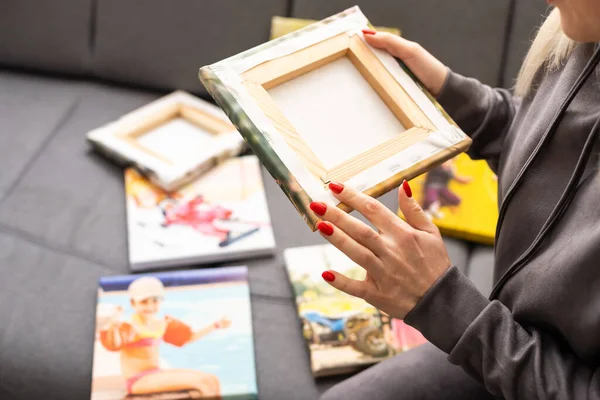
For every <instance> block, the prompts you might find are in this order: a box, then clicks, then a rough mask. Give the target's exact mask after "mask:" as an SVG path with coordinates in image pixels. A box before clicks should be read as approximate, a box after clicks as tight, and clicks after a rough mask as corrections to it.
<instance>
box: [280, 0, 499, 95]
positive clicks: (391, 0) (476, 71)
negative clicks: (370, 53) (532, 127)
mask: <svg viewBox="0 0 600 400" xmlns="http://www.w3.org/2000/svg"><path fill="white" fill-rule="evenodd" d="M355 4H356V5H358V6H359V7H360V8H361V10H362V11H363V13H364V14H365V15H366V16H367V18H369V21H370V22H371V23H372V24H374V25H384V26H395V27H398V28H400V30H401V31H402V36H404V37H406V38H407V39H410V40H414V41H417V42H419V43H420V44H421V45H422V46H423V47H425V48H426V49H427V50H429V51H430V52H431V53H433V54H434V55H435V56H436V57H438V58H439V59H440V60H441V61H442V62H444V63H445V64H447V65H448V66H449V67H450V68H452V69H453V70H455V71H456V72H459V73H461V74H463V75H467V76H472V77H474V78H478V79H479V80H481V81H483V82H485V83H488V84H491V85H497V84H498V78H499V76H500V64H501V63H500V61H501V57H502V48H503V43H504V37H505V31H506V24H507V18H508V11H509V4H510V0H500V1H493V2H490V1H469V0H460V1H447V0H328V1H322V0H295V1H294V6H293V8H292V16H294V17H298V18H313V19H321V18H324V17H327V16H329V15H332V14H335V13H337V12H339V11H342V10H344V9H346V8H348V7H351V6H353V5H355Z"/></svg>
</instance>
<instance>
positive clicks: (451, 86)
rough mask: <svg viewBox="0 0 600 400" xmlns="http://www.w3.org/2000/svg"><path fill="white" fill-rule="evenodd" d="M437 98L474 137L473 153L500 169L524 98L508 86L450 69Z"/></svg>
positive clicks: (470, 150)
mask: <svg viewBox="0 0 600 400" xmlns="http://www.w3.org/2000/svg"><path fill="white" fill-rule="evenodd" d="M437 100H438V102H439V103H440V104H441V105H442V107H444V109H445V110H446V112H448V114H449V115H450V116H451V117H452V119H454V121H456V123H457V124H458V126H460V128H461V129H462V130H463V131H464V132H465V133H466V134H467V135H468V136H469V137H470V138H471V139H473V144H472V145H471V148H470V149H469V151H468V154H469V156H471V158H473V159H475V160H480V159H484V160H487V161H488V163H489V164H490V166H491V167H492V169H493V170H494V172H496V170H497V166H498V160H499V158H500V153H501V151H502V148H503V143H504V138H505V137H506V135H507V132H508V130H509V128H510V126H511V124H512V121H513V119H514V116H515V114H516V111H517V109H518V108H519V106H520V99H519V98H517V97H514V96H513V95H512V94H511V93H510V92H509V91H508V90H506V89H494V88H491V87H490V86H488V85H484V84H483V83H481V82H479V81H477V80H476V79H473V78H465V77H464V76H461V75H459V74H457V73H455V72H452V71H451V70H450V69H449V70H448V76H447V78H446V82H444V86H443V87H442V90H441V92H440V94H439V96H438V99H437Z"/></svg>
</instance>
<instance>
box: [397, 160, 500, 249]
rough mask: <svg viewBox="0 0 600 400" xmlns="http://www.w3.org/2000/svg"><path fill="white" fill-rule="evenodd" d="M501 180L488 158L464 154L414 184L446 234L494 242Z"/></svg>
mask: <svg viewBox="0 0 600 400" xmlns="http://www.w3.org/2000/svg"><path fill="white" fill-rule="evenodd" d="M497 180H498V178H497V176H496V175H495V174H494V172H493V171H492V170H491V169H490V167H489V166H488V165H487V163H486V162H485V161H482V160H471V158H470V157H469V156H468V155H467V154H461V155H459V156H457V157H455V158H452V159H450V160H448V161H446V162H444V163H443V164H441V165H440V166H438V167H436V168H434V169H432V170H430V171H429V172H427V173H426V174H423V175H422V176H419V177H417V178H415V179H414V180H412V181H411V183H410V184H411V187H412V188H413V195H414V197H415V199H416V200H417V201H418V202H419V204H421V207H422V208H423V210H424V211H425V213H426V214H427V215H428V216H429V218H431V220H432V221H433V222H434V223H435V224H436V225H437V226H438V228H439V229H440V231H441V232H442V233H443V234H445V235H448V236H454V237H458V238H461V239H466V240H471V241H474V242H478V243H482V244H488V245H492V244H494V236H495V233H496V221H497V220H498V182H497ZM399 214H400V215H401V216H402V213H401V212H400V211H399Z"/></svg>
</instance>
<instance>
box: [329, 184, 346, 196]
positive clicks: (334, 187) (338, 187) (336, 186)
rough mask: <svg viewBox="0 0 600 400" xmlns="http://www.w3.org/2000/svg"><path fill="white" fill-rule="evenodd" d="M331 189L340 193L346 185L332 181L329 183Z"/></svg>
mask: <svg viewBox="0 0 600 400" xmlns="http://www.w3.org/2000/svg"><path fill="white" fill-rule="evenodd" d="M329 189H331V191H332V192H333V193H337V194H340V193H342V190H344V185H342V184H341V183H333V182H331V183H330V184H329Z"/></svg>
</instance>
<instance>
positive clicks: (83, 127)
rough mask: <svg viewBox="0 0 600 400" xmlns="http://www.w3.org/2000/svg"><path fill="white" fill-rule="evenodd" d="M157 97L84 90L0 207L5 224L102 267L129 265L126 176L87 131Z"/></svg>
mask: <svg viewBox="0 0 600 400" xmlns="http://www.w3.org/2000/svg"><path fill="white" fill-rule="evenodd" d="M156 97H158V96H157V94H153V93H148V92H140V91H132V90H126V89H119V88H115V87H111V86H106V85H97V84H86V87H84V88H83V90H82V93H81V97H80V98H79V101H78V102H77V104H76V105H75V106H74V108H73V110H72V112H71V115H70V116H69V118H68V119H67V120H65V121H64V122H63V123H62V124H61V126H60V127H59V128H57V131H56V133H55V134H54V135H53V137H52V140H51V141H50V142H49V143H48V144H47V146H46V147H45V149H44V151H43V152H41V154H40V155H39V157H37V159H36V160H35V161H33V162H32V163H31V165H30V167H29V168H28V169H27V171H26V172H25V173H24V174H23V176H22V177H21V179H20V181H19V182H18V184H17V185H16V186H15V187H14V190H12V191H11V193H10V194H9V195H8V196H7V197H6V198H5V199H4V201H3V202H2V203H1V204H0V225H3V226H5V227H8V228H10V229H12V230H16V231H19V232H22V233H24V234H27V235H30V236H32V237H35V238H36V240H40V241H42V242H44V243H47V244H49V245H51V246H53V247H55V248H58V249H62V250H64V251H68V252H70V253H73V254H77V255H79V256H81V257H83V258H86V259H88V260H91V261H95V262H97V263H99V264H102V265H108V266H117V267H122V266H123V265H126V260H127V241H126V235H125V225H126V223H125V204H124V201H125V200H124V189H123V172H122V169H121V168H119V167H116V166H114V165H113V164H112V163H110V162H107V161H106V160H105V159H104V158H102V157H100V156H97V155H96V154H94V153H92V152H91V151H90V148H89V146H88V144H87V142H86V133H87V132H88V131H89V130H90V129H91V128H94V127H97V126H100V125H102V124H104V123H106V122H109V121H111V120H114V119H116V118H118V117H119V116H120V115H121V114H123V113H125V112H127V111H130V110H132V109H134V108H137V107H139V106H141V105H143V104H145V103H147V102H149V101H151V100H153V99H155V98H156ZM2 117H3V118H6V117H7V116H2ZM11 119H12V116H10V115H9V116H8V120H11ZM24 134H25V135H27V133H24ZM0 163H2V161H0Z"/></svg>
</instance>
